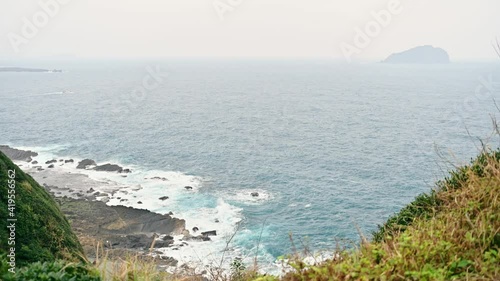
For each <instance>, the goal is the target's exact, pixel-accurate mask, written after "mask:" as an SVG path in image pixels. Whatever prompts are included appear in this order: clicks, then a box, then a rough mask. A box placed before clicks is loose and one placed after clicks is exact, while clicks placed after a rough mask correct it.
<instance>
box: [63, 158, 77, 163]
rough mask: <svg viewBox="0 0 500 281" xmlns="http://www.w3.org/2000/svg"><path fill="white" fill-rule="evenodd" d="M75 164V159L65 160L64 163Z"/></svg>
mask: <svg viewBox="0 0 500 281" xmlns="http://www.w3.org/2000/svg"><path fill="white" fill-rule="evenodd" d="M73 162H75V160H73V159H69V160H64V163H73Z"/></svg>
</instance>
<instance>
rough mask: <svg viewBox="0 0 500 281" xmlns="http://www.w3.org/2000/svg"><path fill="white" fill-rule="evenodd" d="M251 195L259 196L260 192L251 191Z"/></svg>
mask: <svg viewBox="0 0 500 281" xmlns="http://www.w3.org/2000/svg"><path fill="white" fill-rule="evenodd" d="M250 195H252V197H259V193H258V192H252V193H250Z"/></svg>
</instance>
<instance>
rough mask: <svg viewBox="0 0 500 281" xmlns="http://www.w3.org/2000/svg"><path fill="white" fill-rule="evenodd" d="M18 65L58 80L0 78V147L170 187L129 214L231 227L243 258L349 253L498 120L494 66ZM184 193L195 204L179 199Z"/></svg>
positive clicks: (469, 153)
mask: <svg viewBox="0 0 500 281" xmlns="http://www.w3.org/2000/svg"><path fill="white" fill-rule="evenodd" d="M6 64H8V62H0V65H6ZM24 64H25V65H24V66H29V67H37V68H38V67H40V68H48V69H54V68H57V69H63V71H64V72H62V73H0V101H1V102H0V131H1V132H2V134H1V135H0V144H8V145H11V146H14V147H30V148H36V149H38V151H40V152H42V153H47V155H55V156H60V157H75V158H91V159H94V160H96V161H97V162H100V163H107V162H111V163H121V164H123V165H125V166H130V167H132V168H133V170H134V173H136V176H133V175H132V176H131V178H130V179H128V178H122V179H117V180H122V181H123V182H124V183H127V181H130V182H131V183H133V184H140V181H141V177H143V176H144V175H148V176H154V175H156V174H162V173H163V174H168V175H170V176H171V177H172V178H175V179H176V181H173V182H172V184H169V185H160V184H159V185H157V186H149V187H148V186H146V187H144V190H143V191H142V193H140V194H139V195H138V196H142V197H141V200H142V201H143V202H144V206H142V207H143V208H144V207H148V206H149V208H150V209H151V210H152V211H156V212H163V213H165V212H169V211H174V213H175V214H176V216H179V217H181V218H185V219H186V221H187V223H188V225H190V226H192V225H194V224H196V226H198V227H203V225H204V224H207V225H208V226H206V227H205V228H207V227H217V225H216V224H214V222H213V220H215V219H219V220H224V221H223V222H222V223H226V225H229V226H232V227H233V228H234V227H235V225H236V223H237V222H240V227H239V230H238V232H237V235H236V237H235V239H234V241H233V246H234V247H235V248H238V249H239V251H240V252H241V255H253V254H255V251H256V250H257V249H256V246H257V243H258V242H259V241H260V246H259V249H258V250H259V252H258V254H259V255H260V256H262V257H263V258H264V259H266V260H269V261H271V260H273V259H275V258H276V257H278V256H280V255H284V254H287V253H290V252H291V251H292V246H291V243H290V241H289V233H293V236H294V238H296V239H297V241H296V244H297V245H300V242H298V241H300V240H302V241H303V243H304V244H306V245H308V246H309V247H310V248H311V249H312V250H320V249H323V250H330V249H331V250H333V249H334V247H335V241H336V239H337V240H338V239H352V240H354V241H356V240H358V234H357V230H356V226H358V227H359V228H360V229H361V231H362V232H363V233H364V234H365V235H366V236H369V235H370V232H371V231H373V230H375V229H376V225H377V224H380V223H382V222H384V220H385V219H387V217H388V216H390V215H391V214H393V213H394V212H396V211H398V210H399V209H400V208H401V207H402V206H404V205H405V204H407V203H408V202H410V201H411V200H412V199H413V198H414V197H415V196H416V195H418V194H419V193H421V192H426V191H429V190H430V188H431V187H432V186H433V183H434V181H435V180H437V179H440V178H442V177H443V175H445V172H446V170H447V169H448V168H449V167H450V166H447V161H450V162H451V163H454V164H460V163H465V162H467V161H469V159H470V158H471V157H473V156H474V155H476V154H477V151H478V148H477V146H478V145H479V142H478V138H486V137H488V136H489V135H490V133H491V131H492V126H491V119H490V118H491V116H490V115H491V114H493V115H495V114H496V115H498V113H499V112H498V109H497V108H496V107H495V104H494V99H497V100H498V98H500V91H499V89H500V85H499V83H498V82H500V71H499V68H498V64H488V63H481V64H476V63H453V64H447V65H388V64H379V63H371V64H341V63H336V62H333V61H327V60H294V61H286V60H267V61H266V60H261V61H258V60H252V61H250V60H248V61H246V60H234V61H231V60H187V61H186V60H184V61H183V60H171V61H169V60H161V61H155V60H149V61H139V60H137V61H83V60H82V61H64V62H62V61H59V62H51V61H33V62H27V61H26V62H24ZM497 81H498V82H497ZM491 145H492V146H496V145H497V144H496V143H491ZM185 182H188V183H189V182H191V183H193V182H194V184H195V185H196V186H195V187H196V191H195V192H193V193H190V194H188V195H186V194H184V193H181V191H182V190H181V191H180V190H179V188H181V189H182V188H183V185H184V184H185ZM175 184H177V185H178V186H176V185H175ZM251 192H258V193H259V197H257V198H255V197H252V196H251V195H250V193H251ZM172 194H174V196H173V197H172V198H174V200H172V203H171V204H172V205H171V206H168V207H162V206H158V205H155V204H156V203H157V200H158V197H160V196H163V195H172ZM175 194H177V196H175ZM155 202H156V203H155ZM128 204H130V206H134V207H140V206H137V205H134V203H133V202H131V203H128ZM212 213H213V214H214V215H213V216H211V214H212ZM200 214H203V215H201V216H200ZM200 218H203V220H207V221H203V220H201V219H200ZM190 220H191V221H190ZM208 220H210V221H208ZM229 230H232V229H229ZM229 230H228V231H229ZM260 236H262V237H261V238H260V239H259V237H260ZM300 247H301V246H299V248H300Z"/></svg>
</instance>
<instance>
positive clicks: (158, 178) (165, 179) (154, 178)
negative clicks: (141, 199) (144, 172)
mask: <svg viewBox="0 0 500 281" xmlns="http://www.w3.org/2000/svg"><path fill="white" fill-rule="evenodd" d="M151 179H152V180H162V181H167V180H168V179H167V178H160V177H152V178H151Z"/></svg>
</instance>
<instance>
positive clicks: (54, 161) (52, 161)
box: [45, 159, 57, 164]
mask: <svg viewBox="0 0 500 281" xmlns="http://www.w3.org/2000/svg"><path fill="white" fill-rule="evenodd" d="M56 162H57V160H55V159H52V160H49V161H47V162H45V164H52V163H56Z"/></svg>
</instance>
